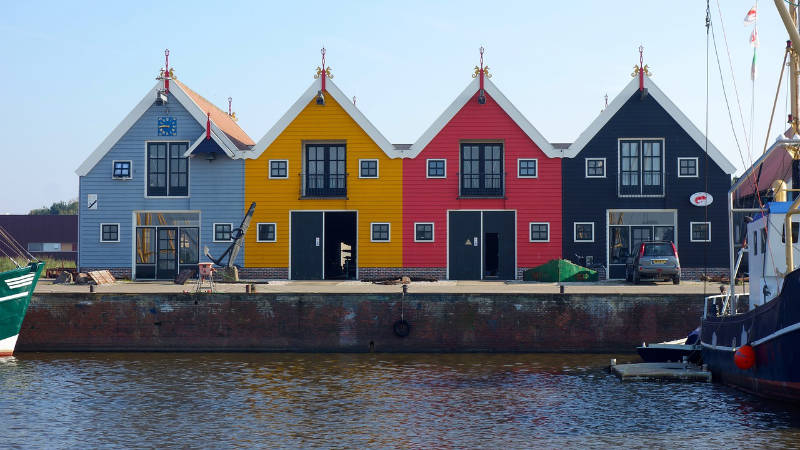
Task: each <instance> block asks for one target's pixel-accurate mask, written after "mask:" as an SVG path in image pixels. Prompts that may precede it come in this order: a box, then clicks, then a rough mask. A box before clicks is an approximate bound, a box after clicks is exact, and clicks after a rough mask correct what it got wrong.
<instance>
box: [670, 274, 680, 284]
mask: <svg viewBox="0 0 800 450" xmlns="http://www.w3.org/2000/svg"><path fill="white" fill-rule="evenodd" d="M672 284H681V277H679V276H678V275H675V276H674V277H672Z"/></svg>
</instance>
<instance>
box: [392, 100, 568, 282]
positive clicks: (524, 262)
mask: <svg viewBox="0 0 800 450" xmlns="http://www.w3.org/2000/svg"><path fill="white" fill-rule="evenodd" d="M470 140H480V141H492V142H502V143H503V144H504V145H503V158H504V164H503V167H504V171H505V186H506V195H505V198H501V199H498V198H487V199H459V198H458V195H459V172H460V165H461V161H460V144H461V142H463V141H470ZM519 158H526V159H531V158H536V159H538V164H537V167H538V177H537V178H517V159H519ZM428 159H446V160H447V165H446V175H447V176H446V178H427V160H428ZM403 174H404V177H403V198H404V202H403V235H404V239H405V246H404V252H403V265H404V266H405V267H445V266H446V265H447V211H448V210H456V209H475V210H477V209H498V210H517V239H516V244H517V267H533V266H537V265H540V264H543V263H545V262H547V261H549V260H551V259H554V258H559V257H560V255H561V159H559V158H548V157H547V156H545V154H544V153H543V152H542V151H541V150H540V149H539V148H538V147H537V146H536V144H534V143H533V141H531V139H530V138H529V137H528V136H527V135H526V134H525V133H524V132H523V131H522V129H520V127H519V126H518V125H517V124H516V123H515V122H514V121H513V120H512V119H511V118H510V117H509V116H508V114H506V113H505V111H503V109H502V108H501V107H500V106H499V105H498V104H497V103H496V102H495V101H494V99H492V98H491V96H489V95H488V94H487V95H486V104H484V105H480V104H478V101H477V94H475V96H473V97H472V98H471V99H470V100H469V101H468V102H467V104H466V105H464V107H463V108H462V109H461V110H460V111H459V112H458V113H457V114H456V115H455V116H454V117H453V119H451V120H450V122H449V123H448V124H447V125H446V126H445V127H444V128H443V129H442V130H441V131H440V132H439V134H438V135H437V136H436V137H435V138H434V139H433V140H432V141H431V142H430V144H428V146H427V147H425V149H424V150H423V151H422V152H421V153H420V154H419V155H418V156H417V157H416V158H413V159H405V160H404V161H403ZM415 222H433V223H434V242H414V223H415ZM530 222H549V223H550V242H529V238H528V234H529V232H528V224H529V223H530Z"/></svg>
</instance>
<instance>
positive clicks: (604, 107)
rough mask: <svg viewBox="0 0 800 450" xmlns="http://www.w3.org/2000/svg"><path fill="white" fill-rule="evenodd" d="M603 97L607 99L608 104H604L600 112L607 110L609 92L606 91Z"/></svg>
mask: <svg viewBox="0 0 800 450" xmlns="http://www.w3.org/2000/svg"><path fill="white" fill-rule="evenodd" d="M603 98H604V99H605V100H606V105H605V106H603V109H601V110H600V112H603V111H605V110H606V108H608V92H606V95H604V96H603Z"/></svg>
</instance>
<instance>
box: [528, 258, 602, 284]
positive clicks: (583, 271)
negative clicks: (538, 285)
mask: <svg viewBox="0 0 800 450" xmlns="http://www.w3.org/2000/svg"><path fill="white" fill-rule="evenodd" d="M522 279H523V280H525V281H550V282H553V281H555V282H559V281H597V279H598V277H597V271H594V270H592V269H587V268H586V267H582V266H579V265H577V264H573V263H571V262H570V261H567V260H566V259H554V260H552V261H548V262H546V263H544V264H542V265H541V266H538V267H534V268H532V269H528V270H526V271H525V272H524V273H523V274H522Z"/></svg>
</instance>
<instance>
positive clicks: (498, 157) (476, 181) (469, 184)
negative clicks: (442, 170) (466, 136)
mask: <svg viewBox="0 0 800 450" xmlns="http://www.w3.org/2000/svg"><path fill="white" fill-rule="evenodd" d="M461 195H463V196H487V197H499V196H502V195H503V145H502V144H500V143H494V144H461Z"/></svg>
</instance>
